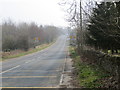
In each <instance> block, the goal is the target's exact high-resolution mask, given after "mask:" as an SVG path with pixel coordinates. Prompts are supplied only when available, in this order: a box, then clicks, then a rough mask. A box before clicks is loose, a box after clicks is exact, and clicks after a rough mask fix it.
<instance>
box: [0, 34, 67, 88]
mask: <svg viewBox="0 0 120 90" xmlns="http://www.w3.org/2000/svg"><path fill="white" fill-rule="evenodd" d="M66 55H67V42H66V36H60V37H59V38H58V39H57V41H56V42H55V43H54V44H53V45H52V46H50V47H48V48H46V49H44V50H42V51H39V52H36V53H33V54H29V55H26V56H22V57H19V58H14V59H10V60H6V61H3V62H2V72H0V74H1V75H2V77H0V78H2V87H56V86H58V85H59V82H60V77H61V74H62V69H63V65H64V61H65V57H66Z"/></svg>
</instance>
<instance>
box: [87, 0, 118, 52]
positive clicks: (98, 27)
mask: <svg viewBox="0 0 120 90" xmlns="http://www.w3.org/2000/svg"><path fill="white" fill-rule="evenodd" d="M118 16H119V14H118V9H117V8H116V5H115V3H112V2H107V3H105V2H102V3H101V4H97V8H94V9H93V13H92V15H91V17H90V20H89V22H90V25H88V28H87V30H88V32H89V33H88V34H87V35H86V36H87V41H86V42H87V43H88V44H90V45H91V46H94V47H99V48H101V49H107V50H108V49H110V50H117V49H120V28H119V24H118V20H117V18H118Z"/></svg>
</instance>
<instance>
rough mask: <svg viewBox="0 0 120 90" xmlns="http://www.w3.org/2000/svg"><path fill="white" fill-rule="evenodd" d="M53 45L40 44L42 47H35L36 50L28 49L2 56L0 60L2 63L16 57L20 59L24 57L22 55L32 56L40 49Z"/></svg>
mask: <svg viewBox="0 0 120 90" xmlns="http://www.w3.org/2000/svg"><path fill="white" fill-rule="evenodd" d="M53 43H54V42H52V43H49V44H42V45H39V46H37V47H36V48H32V49H29V50H28V51H22V52H17V53H16V54H8V55H4V56H2V59H1V60H2V61H3V60H6V59H11V58H17V57H21V56H24V55H28V54H32V53H35V52H38V51H40V50H42V49H45V48H47V47H49V46H51V45H52V44H53Z"/></svg>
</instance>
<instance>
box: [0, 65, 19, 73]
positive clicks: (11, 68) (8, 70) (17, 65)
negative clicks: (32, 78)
mask: <svg viewBox="0 0 120 90" xmlns="http://www.w3.org/2000/svg"><path fill="white" fill-rule="evenodd" d="M18 67H20V65H17V66H15V67H13V68H10V69H8V70H5V71H3V72H1V73H0V74H3V73H6V72H8V71H11V70H13V69H15V68H18Z"/></svg>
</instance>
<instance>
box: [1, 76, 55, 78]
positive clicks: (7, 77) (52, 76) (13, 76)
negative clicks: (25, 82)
mask: <svg viewBox="0 0 120 90" xmlns="http://www.w3.org/2000/svg"><path fill="white" fill-rule="evenodd" d="M56 77H57V76H11V77H0V78H56Z"/></svg>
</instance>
